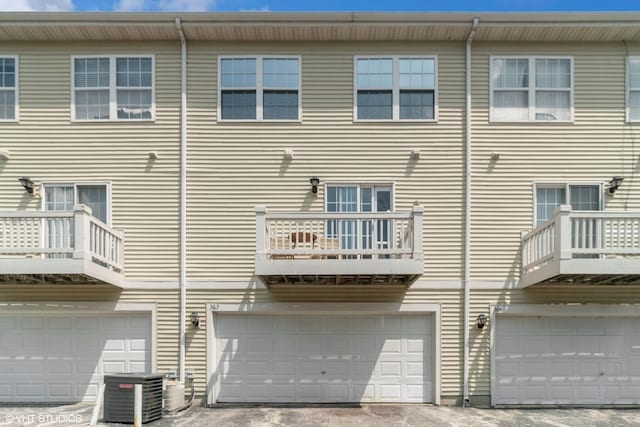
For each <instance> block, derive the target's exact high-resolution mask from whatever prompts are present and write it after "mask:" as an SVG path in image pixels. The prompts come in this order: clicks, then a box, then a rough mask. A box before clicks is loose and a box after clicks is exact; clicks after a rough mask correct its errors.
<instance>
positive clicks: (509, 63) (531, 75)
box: [491, 57, 573, 122]
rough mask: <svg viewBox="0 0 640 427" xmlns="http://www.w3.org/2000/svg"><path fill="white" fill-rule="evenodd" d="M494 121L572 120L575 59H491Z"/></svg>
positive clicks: (492, 113) (492, 118) (492, 114)
mask: <svg viewBox="0 0 640 427" xmlns="http://www.w3.org/2000/svg"><path fill="white" fill-rule="evenodd" d="M491 120H492V121H500V122H520V121H554V120H556V121H571V120H573V60H572V59H571V58H556V57H492V58H491Z"/></svg>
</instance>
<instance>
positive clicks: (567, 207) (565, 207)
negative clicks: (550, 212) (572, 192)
mask: <svg viewBox="0 0 640 427" xmlns="http://www.w3.org/2000/svg"><path fill="white" fill-rule="evenodd" d="M558 210H559V211H560V212H571V205H560V207H559V208H558Z"/></svg>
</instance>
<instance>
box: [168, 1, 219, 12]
mask: <svg viewBox="0 0 640 427" xmlns="http://www.w3.org/2000/svg"><path fill="white" fill-rule="evenodd" d="M215 5H216V2H215V0H159V1H158V9H160V10H167V11H182V12H204V11H207V10H211V9H213V8H214V7H215Z"/></svg>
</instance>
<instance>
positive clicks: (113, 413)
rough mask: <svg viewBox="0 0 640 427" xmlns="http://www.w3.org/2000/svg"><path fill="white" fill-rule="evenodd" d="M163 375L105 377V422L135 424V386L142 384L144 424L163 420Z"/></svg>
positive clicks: (116, 375)
mask: <svg viewBox="0 0 640 427" xmlns="http://www.w3.org/2000/svg"><path fill="white" fill-rule="evenodd" d="M162 378H163V377H162V375H158V374H113V375H105V376H104V384H105V388H104V421H105V422H112V423H133V417H134V411H135V408H134V400H135V387H134V386H135V384H142V422H143V423H148V422H151V421H155V420H157V419H160V418H162Z"/></svg>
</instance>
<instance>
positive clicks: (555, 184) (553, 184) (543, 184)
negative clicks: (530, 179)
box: [532, 181, 606, 228]
mask: <svg viewBox="0 0 640 427" xmlns="http://www.w3.org/2000/svg"><path fill="white" fill-rule="evenodd" d="M574 185H582V186H592V187H598V188H599V189H600V191H599V192H598V195H599V197H600V200H599V202H600V210H605V208H606V199H605V197H604V185H605V183H604V182H602V181H565V182H563V181H538V182H534V183H533V200H532V206H533V223H532V225H533V228H536V227H537V226H536V224H537V222H538V197H537V195H538V188H564V191H565V197H566V199H565V203H566V204H569V203H570V202H571V200H570V196H571V195H570V190H569V187H571V186H574Z"/></svg>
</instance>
